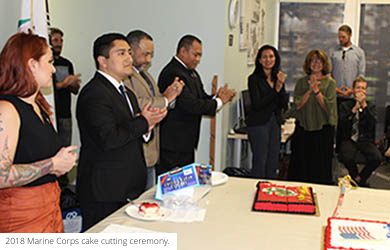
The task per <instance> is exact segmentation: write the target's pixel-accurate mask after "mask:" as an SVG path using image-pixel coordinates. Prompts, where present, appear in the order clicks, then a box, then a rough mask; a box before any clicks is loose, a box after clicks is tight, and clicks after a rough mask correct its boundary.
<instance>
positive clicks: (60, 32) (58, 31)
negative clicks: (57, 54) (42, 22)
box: [49, 27, 64, 45]
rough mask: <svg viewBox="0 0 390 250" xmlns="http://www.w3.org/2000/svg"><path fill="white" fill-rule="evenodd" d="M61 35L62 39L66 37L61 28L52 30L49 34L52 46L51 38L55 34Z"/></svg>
mask: <svg viewBox="0 0 390 250" xmlns="http://www.w3.org/2000/svg"><path fill="white" fill-rule="evenodd" d="M56 33H57V34H60V35H61V36H62V37H63V36H64V32H63V31H62V30H60V29H59V28H54V27H53V28H50V33H49V44H50V45H52V44H51V36H52V35H53V34H56Z"/></svg>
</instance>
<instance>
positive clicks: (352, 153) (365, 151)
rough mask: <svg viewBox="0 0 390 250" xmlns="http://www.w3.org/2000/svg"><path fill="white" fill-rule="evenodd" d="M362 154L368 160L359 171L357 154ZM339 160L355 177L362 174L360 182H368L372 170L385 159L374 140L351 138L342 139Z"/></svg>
mask: <svg viewBox="0 0 390 250" xmlns="http://www.w3.org/2000/svg"><path fill="white" fill-rule="evenodd" d="M359 153H360V154H362V155H363V156H364V158H365V160H366V164H365V167H364V168H363V170H362V171H361V172H360V173H359V172H358V169H357V166H356V164H357V163H359V162H357V161H356V160H357V159H358V157H357V155H358V154H359ZM339 160H340V162H342V163H343V164H344V165H345V167H346V168H347V169H348V172H349V175H351V177H352V178H353V179H355V178H356V177H357V176H360V184H366V182H367V179H368V178H369V177H370V175H371V174H372V172H373V171H374V170H375V169H376V168H377V167H378V166H379V165H380V163H381V162H382V160H383V157H382V155H381V153H380V152H379V150H378V148H377V147H376V146H375V144H374V143H372V142H357V143H356V142H354V141H352V140H350V139H348V140H342V141H341V143H340V149H339Z"/></svg>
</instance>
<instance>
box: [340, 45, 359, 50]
mask: <svg viewBox="0 0 390 250" xmlns="http://www.w3.org/2000/svg"><path fill="white" fill-rule="evenodd" d="M355 48H356V46H355V45H354V44H352V45H351V46H349V47H348V48H344V47H343V46H341V45H340V44H338V49H339V50H350V49H355Z"/></svg>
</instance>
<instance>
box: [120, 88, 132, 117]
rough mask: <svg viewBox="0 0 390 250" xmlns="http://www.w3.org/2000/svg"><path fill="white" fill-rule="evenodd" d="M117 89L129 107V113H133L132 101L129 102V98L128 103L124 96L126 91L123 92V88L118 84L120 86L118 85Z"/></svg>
mask: <svg viewBox="0 0 390 250" xmlns="http://www.w3.org/2000/svg"><path fill="white" fill-rule="evenodd" d="M119 90H120V91H121V95H122V97H123V99H125V102H126V103H127V106H128V107H129V109H130V113H131V115H134V110H133V105H132V103H131V99H129V100H130V103H129V102H128V101H127V98H126V93H125V89H124V87H123V85H120V86H119Z"/></svg>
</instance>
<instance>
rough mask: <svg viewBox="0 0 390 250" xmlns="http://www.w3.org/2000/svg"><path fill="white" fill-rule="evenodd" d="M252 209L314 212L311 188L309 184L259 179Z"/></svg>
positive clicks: (299, 212) (314, 205)
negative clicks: (288, 183)
mask: <svg viewBox="0 0 390 250" xmlns="http://www.w3.org/2000/svg"><path fill="white" fill-rule="evenodd" d="M253 210H254V211H265V212H281V213H298V214H315V213H316V204H315V200H314V196H313V190H312V188H311V187H309V186H294V187H290V186H285V185H279V184H273V183H270V182H263V181H260V182H258V183H257V191H256V196H255V201H254V203H253Z"/></svg>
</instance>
